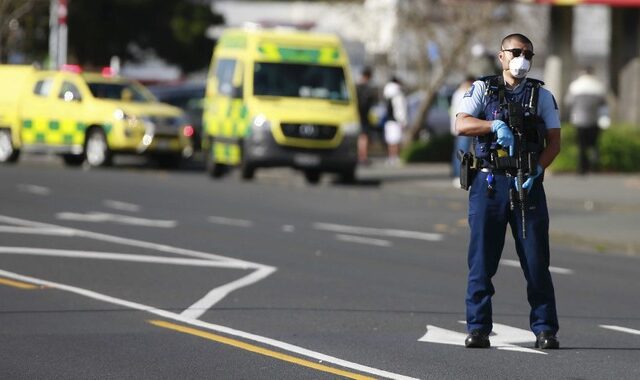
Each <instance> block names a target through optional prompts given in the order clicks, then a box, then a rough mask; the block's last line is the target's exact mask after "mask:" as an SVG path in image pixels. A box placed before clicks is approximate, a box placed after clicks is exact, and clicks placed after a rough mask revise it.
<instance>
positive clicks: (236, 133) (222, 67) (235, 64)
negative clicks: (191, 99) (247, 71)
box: [205, 58, 248, 165]
mask: <svg viewBox="0 0 640 380" xmlns="http://www.w3.org/2000/svg"><path fill="white" fill-rule="evenodd" d="M243 77H244V65H243V64H242V61H239V60H237V59H235V58H220V59H218V60H217V62H216V69H215V80H214V83H215V84H216V89H215V90H214V93H213V94H212V96H211V97H210V103H209V105H208V108H209V111H210V114H209V117H208V120H205V123H206V127H207V133H208V134H209V135H210V136H211V138H212V140H213V141H212V142H213V146H212V147H211V148H210V153H209V154H211V155H212V161H213V162H216V163H219V164H224V165H237V164H239V163H240V158H241V151H240V142H241V140H242V138H243V137H244V134H245V133H246V127H247V117H248V116H247V109H246V106H245V102H244V94H243V87H244V86H243Z"/></svg>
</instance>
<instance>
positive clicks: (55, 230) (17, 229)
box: [0, 226, 73, 236]
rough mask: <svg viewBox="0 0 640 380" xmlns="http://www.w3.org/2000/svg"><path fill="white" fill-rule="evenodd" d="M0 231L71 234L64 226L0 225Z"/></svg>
mask: <svg viewBox="0 0 640 380" xmlns="http://www.w3.org/2000/svg"><path fill="white" fill-rule="evenodd" d="M0 232H4V233H10V234H33V235H62V236H73V232H71V231H69V230H66V229H64V228H33V227H14V226H0Z"/></svg>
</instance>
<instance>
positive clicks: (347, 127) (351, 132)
mask: <svg viewBox="0 0 640 380" xmlns="http://www.w3.org/2000/svg"><path fill="white" fill-rule="evenodd" d="M342 131H343V132H344V135H345V136H357V135H358V134H359V133H360V123H355V122H352V123H345V124H342Z"/></svg>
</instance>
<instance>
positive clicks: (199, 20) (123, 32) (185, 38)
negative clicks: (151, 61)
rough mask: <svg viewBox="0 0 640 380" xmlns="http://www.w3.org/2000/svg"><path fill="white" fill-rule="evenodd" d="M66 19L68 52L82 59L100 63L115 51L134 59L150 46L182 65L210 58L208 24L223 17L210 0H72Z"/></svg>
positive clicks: (86, 62) (188, 67) (199, 65)
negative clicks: (205, 0)
mask: <svg viewBox="0 0 640 380" xmlns="http://www.w3.org/2000/svg"><path fill="white" fill-rule="evenodd" d="M67 20H68V21H67V22H68V26H69V52H70V55H71V56H72V57H74V58H75V60H77V62H78V63H80V64H82V65H85V66H103V65H106V64H108V63H109V60H110V58H111V57H112V56H114V55H115V56H119V57H121V58H123V59H130V60H138V59H141V58H143V57H142V55H143V54H141V52H147V51H149V50H151V51H153V52H155V53H156V54H157V55H158V56H159V57H160V58H163V59H164V60H166V61H167V62H169V63H173V64H176V65H178V66H179V67H180V68H182V69H183V70H184V71H193V70H197V69H201V68H204V67H206V66H207V65H208V64H209V60H210V58H211V51H212V48H213V41H211V40H210V39H208V38H207V37H206V35H205V34H206V31H207V28H209V27H210V26H212V25H216V24H221V23H223V21H224V20H223V17H222V16H221V15H218V14H214V13H212V11H211V8H210V6H209V2H202V1H185V0H92V1H80V0H71V1H70V2H69V16H68V19H67Z"/></svg>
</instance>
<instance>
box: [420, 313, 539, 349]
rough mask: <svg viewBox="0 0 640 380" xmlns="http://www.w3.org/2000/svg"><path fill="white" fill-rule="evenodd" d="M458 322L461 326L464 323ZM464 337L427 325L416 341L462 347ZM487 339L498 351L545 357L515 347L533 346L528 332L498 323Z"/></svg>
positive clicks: (458, 333)
mask: <svg viewBox="0 0 640 380" xmlns="http://www.w3.org/2000/svg"><path fill="white" fill-rule="evenodd" d="M458 322H459V323H462V324H465V323H466V322H464V321H458ZM466 337H467V334H463V333H460V332H457V331H452V330H446V329H443V328H440V327H437V326H433V325H427V332H426V333H425V334H424V336H423V337H422V338H420V339H418V341H420V342H428V343H439V344H449V345H455V346H464V340H465V338H466ZM489 339H490V340H491V347H492V348H496V349H498V350H505V351H517V352H526V353H531V354H543V355H546V353H545V352H542V351H538V350H534V349H531V348H526V347H520V346H518V345H516V343H531V344H532V345H533V343H534V342H535V337H534V335H533V333H532V332H531V331H528V330H523V329H519V328H516V327H511V326H507V325H503V324H500V323H494V324H493V332H492V334H491V336H490V338H489Z"/></svg>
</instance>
